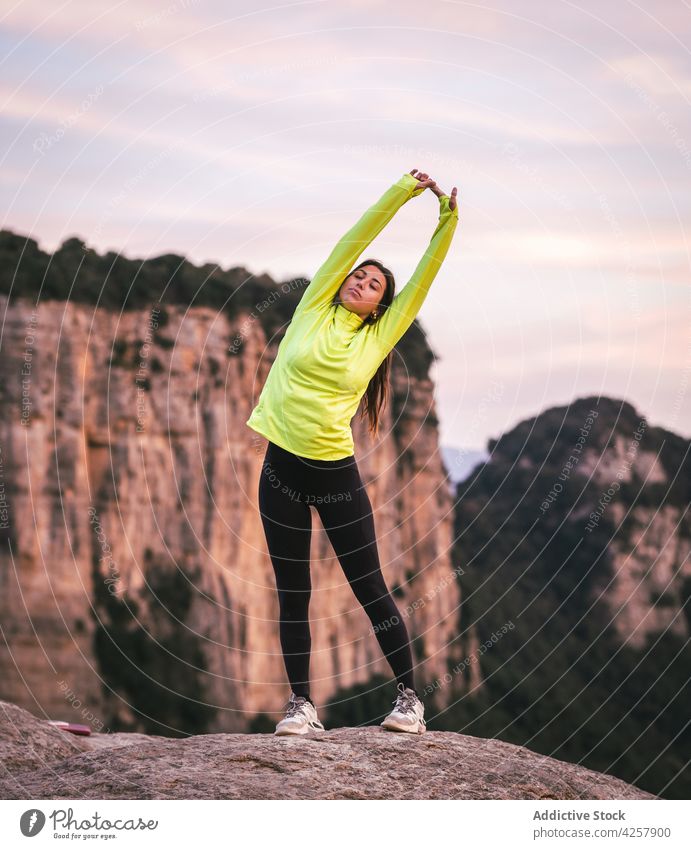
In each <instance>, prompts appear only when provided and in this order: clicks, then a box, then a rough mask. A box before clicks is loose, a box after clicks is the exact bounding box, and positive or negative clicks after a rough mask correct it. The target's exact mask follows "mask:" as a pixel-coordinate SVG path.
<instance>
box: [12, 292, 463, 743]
mask: <svg viewBox="0 0 691 849" xmlns="http://www.w3.org/2000/svg"><path fill="white" fill-rule="evenodd" d="M0 310H1V311H2V313H3V317H4V326H3V340H2V354H3V356H2V360H1V365H0V368H1V369H2V373H1V375H0V378H1V380H0V393H1V395H0V403H1V404H2V409H3V416H2V420H1V422H0V449H1V454H0V461H1V462H2V469H1V471H2V482H3V483H4V498H5V503H6V509H7V514H6V518H7V521H6V522H5V523H4V527H3V529H2V534H3V535H4V536H3V540H4V542H3V551H2V556H3V560H2V564H1V565H0V582H1V586H2V592H1V593H0V621H1V622H2V630H3V640H2V641H1V642H0V694H1V695H2V697H4V698H6V699H8V700H9V701H12V702H15V703H17V704H19V705H22V706H24V707H27V708H31V709H36V708H37V707H38V709H40V710H41V711H44V712H45V713H46V715H48V716H51V717H56V718H60V719H70V720H72V721H76V722H80V721H81V722H87V723H88V724H90V725H91V726H92V728H94V729H95V730H97V731H98V730H103V731H106V730H108V729H110V730H118V729H120V730H122V729H126V730H131V731H137V730H146V731H150V732H156V733H160V734H172V735H175V734H183V733H198V732H209V731H242V730H246V729H247V727H248V723H249V722H250V720H251V719H252V717H253V716H255V715H256V714H258V713H260V712H268V711H271V710H274V709H275V708H276V706H277V705H282V704H283V702H284V700H285V697H286V695H287V685H286V678H285V671H284V667H283V660H282V656H281V652H280V645H279V641H278V627H277V617H278V608H277V601H276V592H275V584H274V579H273V572H272V569H271V566H270V562H269V559H268V555H267V552H266V545H265V540H264V536H263V530H262V526H261V521H260V516H259V512H258V507H257V499H256V492H257V485H258V479H259V472H260V465H261V460H262V457H263V451H264V448H265V445H266V443H265V441H264V440H262V439H260V438H258V437H257V435H256V434H254V432H253V431H251V430H250V429H249V428H248V427H247V426H246V425H245V420H246V418H247V417H248V415H249V412H250V409H251V406H252V404H253V402H254V400H255V399H256V397H257V396H258V393H259V390H260V389H261V385H262V384H263V381H264V379H265V377H266V374H267V372H268V368H269V367H270V364H271V362H272V360H273V357H274V356H275V352H276V347H277V344H278V338H279V337H278V336H275V337H270V338H269V337H267V333H266V330H265V326H264V324H262V322H261V321H257V320H256V319H253V318H252V315H251V314H250V313H248V312H247V311H244V312H240V313H239V314H238V315H237V316H236V317H235V318H233V317H232V316H229V315H228V314H226V313H225V312H221V311H219V310H217V309H214V308H211V307H205V306H200V307H196V306H195V307H191V308H188V307H187V306H183V305H180V306H170V305H167V306H162V305H161V304H158V305H156V306H152V307H150V308H147V309H134V310H130V311H125V312H120V313H119V312H116V311H113V310H108V309H101V308H93V307H90V306H88V305H87V304H80V303H73V302H65V301H47V302H42V303H40V305H39V306H37V307H34V306H33V305H32V303H31V302H29V301H28V300H13V301H12V303H8V301H7V299H6V298H4V297H3V298H1V299H0ZM393 380H394V385H395V398H394V403H393V405H392V406H390V407H389V410H388V413H387V420H386V422H385V424H384V427H383V429H382V437H381V439H380V441H379V443H378V444H377V445H371V444H370V443H369V441H368V437H367V435H366V433H365V429H364V426H363V424H362V423H361V422H360V421H359V419H357V420H356V421H355V422H354V431H355V439H356V446H357V449H356V450H357V454H358V461H359V465H360V468H361V471H362V473H363V477H364V479H365V482H366V485H367V488H368V492H369V494H370V497H371V500H372V502H373V504H374V506H375V511H376V512H375V521H376V525H377V531H378V535H379V540H380V554H381V561H382V566H383V569H384V574H385V577H386V579H387V582H388V584H389V586H390V587H392V588H393V589H394V592H395V597H396V599H397V602H398V604H399V608H400V609H401V612H402V615H403V616H404V617H406V623H407V624H408V627H409V630H410V632H411V637H412V638H413V640H414V647H415V652H416V657H417V660H418V661H419V663H420V667H419V670H420V675H421V680H427V679H434V678H436V677H438V676H439V675H442V674H443V673H444V672H445V671H446V665H447V662H448V661H449V660H452V659H453V652H454V651H455V643H454V637H455V635H456V634H457V633H458V608H459V585H458V582H457V581H456V579H455V576H454V574H453V571H452V566H451V562H450V549H451V543H452V512H451V504H452V501H451V496H450V495H449V493H448V487H447V482H446V474H445V471H444V469H443V466H442V464H441V460H440V456H439V452H438V432H437V428H436V419H435V418H434V415H433V409H434V401H433V385H432V383H431V382H430V381H429V380H427V379H426V378H424V377H417V376H415V375H411V374H405V373H404V370H403V368H402V367H400V368H399V367H398V366H397V364H394V375H393ZM392 416H395V417H396V420H395V421H394V419H393V418H392ZM313 564H314V566H313V596H312V604H311V608H310V618H311V621H312V623H313V624H312V640H313V656H312V666H311V675H312V679H313V697H314V698H315V699H316V700H318V701H320V702H324V701H325V700H326V699H328V698H329V697H330V696H331V695H332V694H334V693H335V692H336V691H337V690H339V689H340V688H344V687H349V686H351V685H354V684H357V683H363V682H366V681H368V680H369V679H370V678H371V677H372V676H373V675H375V674H377V673H380V674H383V675H389V674H390V672H389V667H388V664H387V663H386V660H385V658H384V657H383V655H382V653H381V651H380V649H379V646H378V643H377V641H376V637H375V636H374V635H373V634H372V633H371V630H370V627H371V626H370V623H369V620H368V619H367V617H366V616H365V614H364V611H363V610H362V609H361V608H360V606H359V605H358V604H357V602H356V601H355V597H354V595H353V594H352V591H351V590H350V587H349V586H348V584H347V582H346V581H345V579H344V577H343V574H342V572H341V570H340V566H339V564H338V562H337V561H336V560H335V558H334V557H333V552H332V550H331V548H330V545H329V543H328V540H327V538H326V535H325V534H324V532H323V530H322V529H321V526H320V524H319V522H318V519H316V514H315V522H314V534H313Z"/></svg>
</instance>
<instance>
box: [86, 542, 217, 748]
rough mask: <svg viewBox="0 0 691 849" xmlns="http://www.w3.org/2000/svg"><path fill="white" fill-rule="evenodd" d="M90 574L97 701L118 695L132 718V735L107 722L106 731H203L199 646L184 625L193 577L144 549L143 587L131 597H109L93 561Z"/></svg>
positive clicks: (205, 715)
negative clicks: (134, 718)
mask: <svg viewBox="0 0 691 849" xmlns="http://www.w3.org/2000/svg"><path fill="white" fill-rule="evenodd" d="M93 570H94V574H93V582H94V588H95V600H94V608H95V609H94V618H95V623H96V630H95V634H94V649H95V654H96V657H97V658H98V662H99V669H100V673H101V677H102V679H103V688H104V695H107V696H108V697H110V698H113V695H112V694H113V693H115V694H117V695H116V696H115V697H114V698H121V699H122V700H123V701H124V702H125V703H126V704H128V705H129V706H130V707H131V709H132V711H133V712H134V713H136V714H137V716H138V724H137V727H136V728H129V727H114V725H113V723H111V730H112V731H134V730H137V731H140V730H141V729H142V726H143V729H144V731H145V732H146V733H148V734H161V735H163V736H167V737H184V736H187V735H188V734H202V733H205V732H206V731H208V728H209V725H210V723H211V722H212V720H213V718H214V715H215V708H212V707H209V706H207V705H206V704H205V703H204V702H205V688H204V677H205V672H206V662H205V658H204V651H203V644H202V641H201V639H200V637H198V636H196V635H195V634H194V633H193V632H192V631H191V630H189V628H188V627H186V626H185V620H186V618H187V616H188V615H189V612H190V605H191V603H192V595H193V585H194V584H195V583H196V582H197V580H198V577H199V576H198V574H197V575H193V574H190V575H186V574H184V573H183V572H182V571H181V570H180V568H179V566H178V565H177V564H175V563H173V562H170V563H169V562H166V561H164V560H162V559H160V558H158V557H155V556H154V555H153V554H152V553H151V551H150V550H148V549H147V552H146V555H145V558H144V570H145V577H146V581H147V585H148V586H147V587H146V589H145V590H144V591H143V592H142V594H141V596H140V597H138V598H133V597H131V596H127V595H125V594H123V595H121V596H116V595H115V594H114V593H112V592H110V591H109V590H108V587H107V585H106V583H105V580H104V579H105V578H106V577H107V575H104V574H102V571H101V569H100V568H99V562H98V555H97V554H95V557H94V564H93ZM111 691H112V692H111Z"/></svg>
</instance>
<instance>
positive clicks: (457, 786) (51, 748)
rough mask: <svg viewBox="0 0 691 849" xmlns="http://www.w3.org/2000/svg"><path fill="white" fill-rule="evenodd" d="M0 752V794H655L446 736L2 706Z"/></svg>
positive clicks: (510, 749)
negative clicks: (97, 716)
mask: <svg viewBox="0 0 691 849" xmlns="http://www.w3.org/2000/svg"><path fill="white" fill-rule="evenodd" d="M0 759H2V762H3V764H4V765H5V767H6V769H5V775H4V776H3V777H2V778H1V779H0V797H1V798H3V799H560V800H567V799H617V800H623V799H655V798H657V797H655V796H653V795H652V794H650V793H646V792H645V791H643V790H639V789H638V788H637V787H634V786H632V785H630V784H627V783H626V782H624V781H621V780H620V779H618V778H614V777H613V776H611V775H604V774H602V773H598V772H594V771H592V770H589V769H585V768H584V767H582V766H578V765H576V764H569V763H564V762H562V761H558V760H554V759H553V758H549V757H545V756H543V755H539V754H537V753H536V752H533V751H531V750H530V749H526V748H524V747H523V746H514V745H511V744H509V743H503V742H500V741H499V740H492V739H489V740H485V739H478V738H475V737H469V736H467V735H465V734H456V733H453V732H441V731H428V732H426V733H425V734H420V735H412V734H397V733H394V732H390V731H385V730H384V729H383V728H380V727H379V726H378V725H373V726H366V727H360V728H334V729H328V730H327V731H325V732H323V733H319V734H316V735H312V736H310V737H309V738H286V737H276V736H274V735H273V734H202V735H197V736H191V737H187V738H186V739H184V740H173V739H170V738H167V737H159V736H147V735H143V734H127V733H122V732H121V733H116V734H94V735H92V736H91V737H74V736H73V735H71V734H70V733H68V732H65V731H61V730H59V729H57V728H55V727H53V726H50V725H48V724H47V723H46V722H45V721H41V720H39V719H36V718H35V717H33V716H31V715H30V714H29V713H28V712H26V711H24V710H22V709H20V708H18V707H17V706H15V705H11V704H8V703H6V702H0ZM58 767H59V768H58Z"/></svg>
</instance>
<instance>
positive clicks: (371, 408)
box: [333, 259, 396, 436]
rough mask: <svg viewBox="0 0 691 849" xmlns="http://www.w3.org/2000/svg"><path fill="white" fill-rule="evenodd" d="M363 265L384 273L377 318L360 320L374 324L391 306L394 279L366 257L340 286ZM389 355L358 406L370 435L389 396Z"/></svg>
mask: <svg viewBox="0 0 691 849" xmlns="http://www.w3.org/2000/svg"><path fill="white" fill-rule="evenodd" d="M363 265H376V266H377V268H378V269H379V270H380V271H381V273H382V274H383V275H384V278H385V280H386V288H385V290H384V294H383V295H382V299H381V301H380V302H379V304H378V305H377V308H376V312H377V318H372V317H371V316H369V315H368V316H367V318H365V319H364V321H363V322H362V323H363V324H374V323H375V322H376V321H378V320H379V319H380V318H381V316H382V315H383V314H384V313H385V312H386V310H387V309H388V308H389V307H390V306H391V302H392V301H393V299H394V295H395V294H396V281H395V280H394V276H393V272H392V271H390V269H388V268H387V267H386V266H385V265H383V264H382V263H381V262H379V260H378V259H366V260H363V262H361V263H359V264H358V265H356V266H355V268H353V269H352V270H351V271H350V272H349V273H348V275H347V276H346V277H345V278H344V279H343V281H341V286H342V285H343V283H345V281H346V280H347V279H348V277H350V275H351V274H354V273H355V272H356V271H357V270H358V268H362V266H363ZM341 286H339V287H338V291H337V292H336V294H335V296H334V299H333V303H335V304H337V303H339V293H340V291H341ZM391 357H392V352H389V353H388V354H387V355H386V357H385V358H384V360H383V361H382V364H381V365H380V366H379V368H378V369H377V371H376V372H375V373H374V375H373V376H372V379H371V380H370V382H369V385H368V386H367V389H366V390H365V394H364V396H363V403H362V404H361V406H360V417H361V418H365V417H367V419H368V420H369V422H368V424H369V432H370V434H371V435H372V436H376V435H377V431H378V430H379V415H380V413H381V411H382V409H383V407H384V405H385V404H386V401H387V399H388V396H389V372H390V369H391Z"/></svg>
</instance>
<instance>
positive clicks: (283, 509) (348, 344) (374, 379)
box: [246, 168, 458, 734]
mask: <svg viewBox="0 0 691 849" xmlns="http://www.w3.org/2000/svg"><path fill="white" fill-rule="evenodd" d="M416 172H417V169H416V168H413V170H412V171H411V172H410V173H408V174H404V175H403V176H402V177H401V179H400V180H398V181H397V182H396V183H394V184H393V186H391V188H389V189H388V190H387V191H386V192H384V194H383V195H382V197H381V198H380V199H379V200H378V201H377V202H376V203H375V204H374V206H372V207H370V209H368V210H367V212H365V214H364V215H363V216H362V218H360V220H359V221H358V222H357V223H356V224H355V226H354V227H353V228H352V229H351V230H349V231H348V232H347V233H346V234H345V236H343V238H342V239H341V240H340V241H339V243H338V244H337V245H336V247H335V248H334V249H333V251H332V252H331V255H330V256H329V258H328V259H327V260H326V262H325V263H324V264H323V265H322V266H321V268H319V270H318V271H317V273H316V274H315V275H314V277H313V279H312V281H311V283H310V284H309V286H308V287H307V289H306V290H305V293H304V294H303V296H302V299H301V301H300V303H299V304H298V306H297V308H296V309H295V312H294V314H293V317H292V319H291V322H290V324H289V326H288V329H287V330H286V333H285V335H284V337H283V339H282V340H281V343H280V345H279V347H278V353H277V356H276V359H275V361H274V363H273V365H272V366H271V370H270V371H269V375H268V377H267V379H266V382H265V384H264V387H263V389H262V392H261V394H260V396H259V400H258V402H257V405H256V407H255V408H254V409H253V410H252V413H251V415H250V417H249V419H247V422H246V424H247V425H249V426H250V427H251V428H252V429H253V430H255V431H256V432H257V433H260V434H261V435H262V436H264V437H266V439H267V440H268V445H267V447H266V453H265V455H264V460H263V463H262V471H261V476H260V480H259V492H258V496H259V509H260V512H261V518H262V524H263V527H264V533H265V535H266V542H267V547H268V550H269V555H270V558H271V563H272V565H273V569H274V574H275V578H276V589H277V591H278V600H279V616H280V619H279V635H280V641H281V649H282V651H283V659H284V663H285V668H286V673H287V676H288V680H289V682H290V686H291V694H290V697H289V700H288V704H287V709H286V715H285V717H284V718H283V719H282V720H281V721H280V722H279V723H278V725H277V726H276V732H275V733H276V734H306V733H307V732H308V731H310V730H312V729H314V730H320V731H323V730H324V726H323V725H322V723H321V722H320V721H319V719H318V717H317V710H316V707H315V706H314V703H313V702H312V700H311V699H310V693H309V662H310V649H311V637H310V628H309V619H308V607H309V601H310V592H311V582H310V563H309V558H310V537H311V531H312V514H311V512H310V505H313V506H314V507H315V508H316V510H317V512H318V513H319V518H320V519H321V522H322V524H323V526H324V530H325V531H326V533H327V535H328V537H329V541H330V542H331V545H332V546H333V549H334V552H335V553H336V556H337V557H338V560H339V563H340V565H341V567H342V569H343V571H344V573H345V576H346V578H347V579H348V582H349V584H350V586H351V588H352V590H353V592H354V594H355V596H356V598H357V600H358V601H359V602H360V604H361V605H362V606H363V608H364V610H365V611H366V613H367V615H368V616H369V619H370V621H371V622H372V625H373V626H374V631H375V634H376V636H377V639H378V641H379V645H380V647H381V650H382V652H383V653H384V655H385V656H386V658H387V660H388V662H389V665H390V666H391V669H392V671H393V673H394V675H395V677H396V680H397V691H398V693H397V697H396V700H395V702H394V709H393V711H392V712H391V713H390V714H389V716H387V717H386V719H385V720H384V721H383V722H382V723H381V725H382V726H383V727H384V728H387V729H390V730H393V731H409V732H413V733H421V732H423V731H424V730H425V720H424V707H423V705H422V702H421V701H420V699H419V698H418V694H417V692H416V690H415V684H414V676H413V661H412V653H411V649H410V643H409V639H408V632H407V630H406V626H405V623H404V622H403V619H402V618H401V616H400V614H399V611H398V608H397V607H396V603H395V602H394V600H393V597H392V596H391V594H390V593H389V590H388V588H387V586H386V583H385V581H384V577H383V575H382V572H381V568H380V563H379V555H378V551H377V541H376V536H375V528H374V518H373V515H372V506H371V504H370V500H369V497H368V495H367V491H366V490H365V488H364V486H363V484H362V481H361V479H360V472H359V469H358V465H357V462H356V460H355V456H354V443H353V434H352V431H351V428H350V422H351V420H352V418H353V416H354V415H355V412H356V410H357V407H358V404H359V402H360V399H361V398H362V397H363V395H364V396H365V403H364V405H363V408H364V410H363V412H366V414H367V416H368V418H369V427H370V431H371V432H372V433H373V434H376V432H377V428H378V423H379V412H380V409H381V407H382V405H383V403H384V402H385V401H386V397H387V387H388V373H389V366H390V360H391V357H390V353H391V351H392V349H393V347H394V346H395V344H396V343H397V342H398V340H399V339H400V338H401V337H402V336H403V334H404V333H405V331H406V330H407V329H408V327H410V325H411V324H412V322H413V320H414V319H415V316H416V315H417V313H418V311H419V309H420V307H421V306H422V303H423V301H424V300H425V296H426V295H427V292H428V290H429V287H430V284H431V283H432V281H433V280H434V278H435V276H436V274H437V272H438V271H439V267H440V265H441V263H442V261H443V259H444V257H445V256H446V254H447V251H448V249H449V245H450V244H451V240H452V237H453V234H454V231H455V229H456V224H457V222H458V209H457V203H456V191H457V190H456V188H455V187H454V188H453V189H452V191H451V195H450V196H449V195H447V194H444V193H443V192H442V191H441V189H440V188H439V187H438V186H437V185H436V183H435V182H434V180H432V179H430V178H429V176H428V175H427V174H421V173H416ZM426 188H430V189H431V190H432V191H433V192H434V194H435V195H436V196H437V197H438V198H439V222H438V224H437V227H436V229H435V231H434V234H433V235H432V239H431V241H430V243H429V246H428V248H427V250H426V251H425V253H424V255H423V257H422V259H421V260H420V262H419V263H418V265H417V267H416V269H415V271H414V273H413V276H412V277H411V279H410V280H409V282H408V283H407V284H406V286H405V287H404V288H403V289H402V290H401V292H399V293H398V294H397V295H396V296H395V297H394V292H395V284H394V278H393V275H392V273H391V272H390V271H389V269H388V268H386V267H385V266H384V265H382V264H381V263H380V262H379V261H378V260H375V259H367V260H365V261H364V262H361V263H360V264H359V265H358V266H356V268H355V269H353V270H352V271H351V270H350V269H351V266H352V264H353V262H354V261H355V260H356V259H357V258H358V257H359V256H360V254H361V253H362V252H363V250H364V249H365V247H367V245H369V244H370V242H371V241H372V240H373V239H374V238H375V236H377V235H378V234H379V233H380V232H381V230H382V229H383V228H384V226H385V225H386V224H387V223H388V222H389V221H390V220H391V219H392V218H393V216H394V214H395V213H396V212H397V211H398V210H399V209H400V208H401V207H402V206H403V204H404V203H406V202H407V201H408V200H410V198H411V197H416V196H418V195H420V194H422V192H423V191H424V190H425V189H426Z"/></svg>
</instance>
